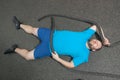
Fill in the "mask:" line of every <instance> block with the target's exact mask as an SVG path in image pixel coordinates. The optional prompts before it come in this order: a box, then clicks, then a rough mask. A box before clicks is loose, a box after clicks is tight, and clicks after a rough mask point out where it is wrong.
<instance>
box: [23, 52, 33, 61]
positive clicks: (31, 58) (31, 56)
mask: <svg viewBox="0 0 120 80" xmlns="http://www.w3.org/2000/svg"><path fill="white" fill-rule="evenodd" d="M25 59H26V60H27V61H29V60H34V55H33V51H30V52H28V53H27V54H26V56H25Z"/></svg>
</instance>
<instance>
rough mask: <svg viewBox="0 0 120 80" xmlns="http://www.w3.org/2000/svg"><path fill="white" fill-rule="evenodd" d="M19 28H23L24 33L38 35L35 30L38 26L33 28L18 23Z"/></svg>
mask: <svg viewBox="0 0 120 80" xmlns="http://www.w3.org/2000/svg"><path fill="white" fill-rule="evenodd" d="M20 28H21V29H23V30H24V31H25V32H26V33H28V34H32V35H35V36H38V34H37V31H38V29H39V28H34V27H32V26H30V25H25V24H20Z"/></svg>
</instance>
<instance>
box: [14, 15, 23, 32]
mask: <svg viewBox="0 0 120 80" xmlns="http://www.w3.org/2000/svg"><path fill="white" fill-rule="evenodd" d="M13 23H14V24H15V27H16V29H17V30H19V29H20V24H22V23H21V22H20V21H19V20H18V19H17V17H16V16H13Z"/></svg>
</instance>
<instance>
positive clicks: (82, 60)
mask: <svg viewBox="0 0 120 80" xmlns="http://www.w3.org/2000/svg"><path fill="white" fill-rule="evenodd" d="M85 62H86V61H85V59H83V58H81V57H74V58H73V63H74V66H75V67H77V66H78V65H80V64H82V63H85Z"/></svg>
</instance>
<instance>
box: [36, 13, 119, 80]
mask: <svg viewBox="0 0 120 80" xmlns="http://www.w3.org/2000/svg"><path fill="white" fill-rule="evenodd" d="M47 17H50V18H51V34H50V48H51V51H52V52H54V48H53V44H52V38H53V32H54V30H55V20H54V17H63V18H67V19H72V20H76V21H81V22H85V23H88V24H90V25H96V26H97V27H98V28H99V27H100V25H98V24H97V23H96V22H94V21H91V20H87V19H83V18H82V19H78V18H73V17H69V16H64V15H56V14H55V15H54V14H52V15H46V16H43V17H41V18H39V19H38V21H41V20H43V19H45V18H47ZM119 44H120V41H117V42H114V43H112V44H111V47H114V46H116V45H119ZM69 70H70V71H72V72H77V73H81V74H87V75H95V76H106V77H111V78H119V79H120V75H118V74H111V73H102V72H101V73H100V72H90V71H82V70H76V69H69Z"/></svg>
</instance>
